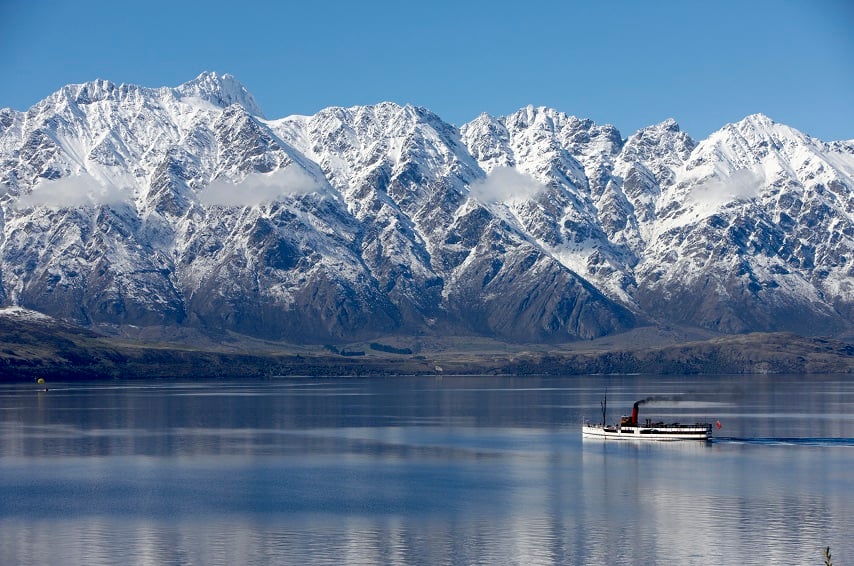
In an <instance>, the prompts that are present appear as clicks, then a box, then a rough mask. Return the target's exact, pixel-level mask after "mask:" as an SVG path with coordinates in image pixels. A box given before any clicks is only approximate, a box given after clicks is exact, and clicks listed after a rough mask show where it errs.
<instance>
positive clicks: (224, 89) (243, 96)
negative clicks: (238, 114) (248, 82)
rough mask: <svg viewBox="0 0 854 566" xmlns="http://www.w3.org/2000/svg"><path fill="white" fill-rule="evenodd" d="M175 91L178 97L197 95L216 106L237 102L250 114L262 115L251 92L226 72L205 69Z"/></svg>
mask: <svg viewBox="0 0 854 566" xmlns="http://www.w3.org/2000/svg"><path fill="white" fill-rule="evenodd" d="M175 91H176V93H178V95H179V97H198V98H200V99H202V100H206V101H208V102H210V103H212V104H215V105H217V106H222V107H225V106H230V105H231V104H239V105H241V106H242V107H243V108H245V109H246V111H247V112H249V113H250V114H253V115H255V116H260V117H262V118H263V117H264V113H263V112H262V111H261V107H260V106H258V103H257V102H255V98H254V97H253V96H252V94H250V93H249V91H248V90H247V89H246V87H245V86H243V83H241V82H240V81H238V80H237V79H236V78H234V77H233V76H232V75H230V74H228V73H225V74H223V75H219V74H217V73H215V72H210V71H206V72H204V73H201V74H200V75H199V76H198V77H196V78H195V79H193V80H191V81H189V82H186V83H184V84H182V85H180V86H178V87H177V88H175Z"/></svg>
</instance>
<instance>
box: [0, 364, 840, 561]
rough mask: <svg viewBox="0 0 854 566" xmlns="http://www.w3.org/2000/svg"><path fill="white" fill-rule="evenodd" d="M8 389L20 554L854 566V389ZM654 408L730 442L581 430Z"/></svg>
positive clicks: (672, 385) (539, 384) (760, 382)
mask: <svg viewBox="0 0 854 566" xmlns="http://www.w3.org/2000/svg"><path fill="white" fill-rule="evenodd" d="M49 385H50V391H48V392H42V391H38V390H37V389H36V388H35V386H30V385H0V564H63V565H65V564H344V563H346V564H621V563H634V564H675V563H680V564H805V563H810V564H819V563H823V559H822V555H821V551H822V549H823V548H824V547H825V546H830V547H831V550H832V552H833V556H834V563H839V564H849V563H854V538H852V537H851V536H850V535H851V533H852V532H854V472H852V470H854V380H852V378H851V377H847V376H822V377H816V376H773V377H759V376H748V377H726V376H721V377H677V378H673V377H670V378H657V377H640V376H630V377H613V376H612V377H605V376H594V377H584V378H578V377H567V378H548V379H546V378H501V377H467V378H444V379H439V378H412V377H398V378H376V379H343V378H342V379H323V380H312V379H270V380H265V381H227V380H225V381H224V380H216V381H201V380H200V381H193V382H170V381H162V382H161V381H157V382H148V383H138V382H131V383H118V384H117V383H109V384H104V383H82V384H60V383H53V384H49ZM605 393H607V398H608V416H609V420H613V419H616V418H618V417H619V414H620V413H623V412H627V411H629V410H630V409H631V404H632V403H633V402H634V401H635V400H638V399H641V398H646V397H650V396H654V397H656V398H657V399H658V400H656V401H653V402H651V403H648V404H646V405H643V406H642V407H641V410H642V413H641V417H642V418H643V417H645V416H646V417H651V418H653V419H656V420H658V419H661V420H666V421H668V422H675V421H680V422H695V421H697V420H704V421H705V420H708V421H712V422H713V421H715V420H720V422H721V423H722V425H723V427H722V428H721V429H720V430H716V431H715V434H716V439H715V441H714V442H712V443H702V442H699V443H698V442H695V441H690V442H674V443H655V442H646V443H643V442H640V443H639V442H638V441H622V442H621V441H602V440H592V441H591V440H582V438H581V434H580V424H581V422H582V419H584V418H585V417H586V418H589V419H591V420H601V410H600V401H601V399H602V396H603V394H605Z"/></svg>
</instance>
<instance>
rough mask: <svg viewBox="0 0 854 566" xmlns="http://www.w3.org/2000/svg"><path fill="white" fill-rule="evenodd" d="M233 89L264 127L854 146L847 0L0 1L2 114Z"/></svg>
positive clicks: (850, 3)
mask: <svg viewBox="0 0 854 566" xmlns="http://www.w3.org/2000/svg"><path fill="white" fill-rule="evenodd" d="M205 70H209V71H216V72H219V73H231V74H233V75H234V76H235V77H237V79H239V80H240V81H241V82H243V84H245V85H246V87H247V88H248V89H249V91H250V92H251V93H252V94H253V95H254V96H255V98H256V100H257V101H258V103H259V104H260V106H261V108H262V109H263V110H264V112H265V114H266V116H267V117H268V118H280V117H283V116H287V115H290V114H313V113H315V112H317V111H318V110H319V109H321V108H324V107H327V106H350V105H355V104H369V103H375V102H380V101H384V100H391V101H394V102H398V103H407V102H408V103H412V104H416V105H419V106H425V107H427V108H429V109H431V110H433V111H434V112H436V113H437V114H439V115H440V116H441V117H442V118H444V119H445V120H446V121H449V122H451V123H454V124H456V125H461V124H463V123H464V122H467V121H469V120H471V119H473V118H474V117H475V116H477V115H478V114H480V113H481V112H488V113H490V114H493V115H504V114H508V113H511V112H513V111H515V110H517V109H518V108H520V107H522V106H524V105H527V104H534V105H536V106H540V105H544V106H551V107H554V108H557V109H558V110H562V111H564V112H567V113H569V114H574V115H576V116H579V117H587V118H592V119H593V120H595V121H596V122H600V123H611V124H614V125H615V126H617V127H618V128H619V129H620V131H621V133H622V134H623V136H624V137H625V136H628V135H630V134H631V133H632V132H634V131H635V130H637V129H638V128H640V127H643V126H646V125H649V124H654V123H657V122H660V121H661V120H664V119H665V118H668V117H673V118H675V119H676V120H677V121H678V122H679V123H680V124H681V126H682V128H683V129H684V130H685V131H687V132H688V133H689V134H691V135H692V136H693V137H695V138H698V139H699V138H703V137H705V136H707V135H708V134H709V133H711V132H712V131H714V130H716V129H718V128H719V127H721V126H723V125H724V124H726V123H728V122H734V121H737V120H740V119H741V118H743V117H744V116H746V115H748V114H752V113H755V112H762V113H764V114H767V115H769V116H770V117H771V118H773V119H774V120H776V121H778V122H783V123H786V124H789V125H791V126H793V127H795V128H798V129H800V130H802V131H804V132H806V133H808V134H810V135H813V136H816V137H819V138H822V139H825V140H835V139H851V138H854V0H802V1H795V0H736V1H732V0H719V1H714V0H703V1H694V0H683V1H678V2H677V1H669V0H648V1H640V0H638V1H628V0H626V1H616V0H614V1H608V0H603V1H600V0H589V1H586V2H577V1H545V0H524V1H519V2H504V1H501V0H492V1H466V0H456V1H452V2H447V1H444V0H434V1H432V2H410V1H404V0H399V1H396V2H387V1H374V2H370V1H363V2H358V1H356V0H351V1H323V0H314V1H312V0H306V1H300V2H293V1H287V0H282V1H270V2H253V1H250V0H244V1H242V2H241V1H237V2H235V1H228V2H225V1H219V0H210V1H207V2H181V1H179V0H170V1H164V0H145V1H140V2H127V3H125V2H117V1H115V0H110V1H104V0H90V1H87V2H73V1H60V0H56V1H47V0H0V107H12V108H15V109H18V110H25V109H27V108H29V106H31V105H32V104H34V103H35V102H37V101H38V100H40V99H42V98H44V97H45V96H47V95H49V94H50V93H52V92H53V91H55V90H57V89H58V88H60V87H61V86H62V85H64V84H68V83H80V82H85V81H89V80H93V79H96V78H103V79H109V80H112V81H114V82H116V83H122V82H125V83H133V84H140V85H144V86H150V87H157V86H175V85H178V84H180V83H182V82H185V81H188V80H190V79H192V78H194V77H195V76H196V75H198V74H199V73H200V72H202V71H205Z"/></svg>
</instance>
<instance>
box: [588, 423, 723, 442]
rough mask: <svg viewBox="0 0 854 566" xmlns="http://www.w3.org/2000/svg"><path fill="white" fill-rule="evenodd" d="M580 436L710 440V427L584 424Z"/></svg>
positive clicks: (626, 438)
mask: <svg viewBox="0 0 854 566" xmlns="http://www.w3.org/2000/svg"><path fill="white" fill-rule="evenodd" d="M581 434H582V435H583V436H584V437H588V438H602V439H607V440H611V439H613V440H711V438H712V427H711V425H699V424H698V425H679V426H674V425H663V426H649V427H647V426H622V427H604V426H602V425H589V424H586V425H584V426H582V427H581Z"/></svg>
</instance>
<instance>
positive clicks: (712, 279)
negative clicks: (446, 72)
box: [0, 73, 854, 342]
mask: <svg viewBox="0 0 854 566" xmlns="http://www.w3.org/2000/svg"><path fill="white" fill-rule="evenodd" d="M852 174H854V143H852V142H835V143H824V142H821V141H819V140H815V139H813V138H810V137H808V136H806V135H804V134H802V133H800V132H797V131H795V130H793V129H791V128H788V127H786V126H783V125H779V124H775V123H774V122H772V121H771V120H770V119H768V118H767V117H764V116H761V115H756V116H749V117H747V118H745V119H744V120H742V121H741V122H739V123H737V124H732V125H728V126H726V127H724V128H723V129H721V130H720V131H718V132H716V133H715V134H713V135H712V136H710V137H709V139H707V140H704V141H702V142H700V143H697V142H695V141H694V140H692V139H691V138H690V137H689V136H687V135H686V134H685V133H684V132H681V131H680V130H679V127H678V125H677V124H676V123H675V122H673V121H672V120H669V121H666V122H664V123H662V124H659V125H656V126H651V127H649V128H645V129H643V130H641V131H639V132H637V133H636V134H634V135H632V136H630V137H629V138H628V139H626V140H623V139H622V138H621V136H620V133H619V132H618V131H617V130H616V129H615V128H613V127H612V126H607V125H606V126H601V125H597V124H594V123H593V122H591V121H590V120H582V119H578V118H575V117H572V116H568V115H566V114H563V113H560V112H557V111H555V110H551V109H546V108H533V107H527V108H523V109H521V110H520V111H518V112H517V113H515V114H513V115H511V116H507V117H502V118H495V117H491V116H487V115H482V116H480V117H478V118H477V119H475V120H474V121H472V122H471V123H469V124H466V125H465V126H463V127H462V128H461V129H459V130H458V129H456V128H455V127H453V126H451V125H449V124H447V123H445V122H443V121H442V120H441V119H440V118H439V117H438V116H436V115H434V114H432V113H430V112H429V111H427V110H425V109H421V108H413V107H411V106H399V105H396V104H391V103H382V104H377V105H375V106H366V107H354V108H329V109H326V110H323V111H321V112H319V113H318V114H316V115H314V116H293V117H287V118H283V119H278V120H267V119H265V118H263V117H262V114H261V111H260V109H259V108H258V106H257V104H256V103H255V101H254V99H253V98H252V96H251V95H250V94H249V93H248V92H247V91H246V89H245V88H244V87H243V86H242V85H241V84H240V83H239V82H237V81H236V80H235V79H234V78H233V77H231V76H229V75H225V76H218V75H216V74H212V73H206V74H203V75H200V76H199V77H198V78H196V79H195V80H193V81H190V82H189V83H186V84H184V85H181V86H179V87H176V88H160V89H148V88H142V87H137V86H131V85H115V84H112V83H109V82H106V81H94V82H91V83H87V84H84V85H70V86H67V87H64V88H63V89H61V90H59V91H58V92H56V93H54V94H53V95H51V96H49V97H48V98H46V99H45V100H43V101H42V102H40V103H38V104H37V105H35V106H33V107H32V108H31V109H29V110H28V111H27V112H16V111H13V110H9V109H3V110H0V183H2V185H0V186H2V193H3V196H2V197H0V205H2V217H0V229H2V241H0V301H2V303H3V304H5V305H20V306H23V307H26V308H31V309H34V310H37V311H41V312H44V313H48V314H50V315H52V316H56V317H60V318H65V319H68V320H72V321H76V322H82V323H87V324H117V325H129V324H133V325H189V326H195V327H199V328H205V329H216V330H234V331H237V332H241V333H246V334H250V335H255V336H261V337H268V338H275V339H283V340H289V341H295V342H325V341H336V340H351V339H358V338H365V337H369V336H376V335H380V334H388V333H394V332H406V333H419V332H452V333H475V334H483V335H491V336H496V337H501V338H505V339H509V340H517V341H543V340H566V339H574V338H593V337H597V336H601V335H604V334H608V333H614V332H620V331H622V330H626V329H628V328H631V327H632V326H634V325H636V324H638V323H639V321H643V320H648V319H657V320H660V321H677V322H680V323H687V324H693V325H698V326H703V327H706V328H711V329H715V330H720V331H724V332H746V331H751V330H794V331H798V332H802V333H803V332H811V333H817V334H822V333H830V332H833V331H835V330H837V329H841V328H843V327H844V326H845V325H846V324H847V321H849V320H851V319H852V318H854V306H852V305H854V277H852V276H854V266H852V250H854V198H852V193H851V189H852V187H854V181H852Z"/></svg>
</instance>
